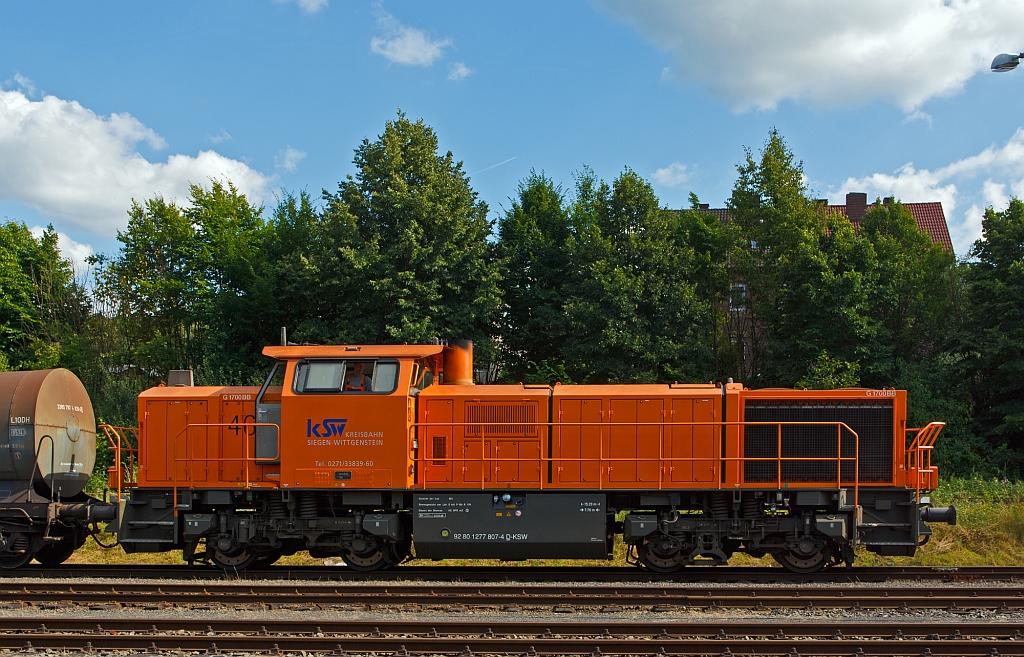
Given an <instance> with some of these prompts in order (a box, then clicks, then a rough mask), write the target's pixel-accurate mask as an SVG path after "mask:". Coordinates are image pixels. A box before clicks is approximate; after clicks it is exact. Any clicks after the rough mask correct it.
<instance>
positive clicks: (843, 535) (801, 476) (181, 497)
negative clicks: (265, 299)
mask: <svg viewBox="0 0 1024 657" xmlns="http://www.w3.org/2000/svg"><path fill="white" fill-rule="evenodd" d="M263 353H264V354H265V355H266V356H269V357H270V358H271V359H273V365H272V367H271V371H270V374H269V376H268V377H267V379H266V382H265V383H264V384H263V386H262V387H192V386H190V385H182V386H174V385H171V386H168V387H158V388H152V389H150V390H147V391H145V392H143V393H142V394H141V395H140V396H139V428H138V449H137V453H135V451H134V450H132V449H129V448H128V447H126V446H125V445H127V443H126V442H125V441H121V440H119V438H120V436H119V435H118V434H112V435H114V437H115V442H117V443H118V444H119V445H120V447H118V452H119V454H118V458H117V460H116V464H115V466H114V467H112V468H111V469H110V471H109V474H110V480H111V481H110V485H111V487H113V488H117V489H118V493H119V494H118V499H119V500H120V501H121V502H120V510H119V515H118V521H117V532H118V539H119V541H120V543H121V545H122V546H123V547H124V549H125V550H126V551H129V552H151V551H164V550H172V549H183V551H184V557H185V559H186V560H188V561H190V562H191V561H193V560H196V559H201V558H208V559H210V560H212V561H213V562H214V563H216V564H218V565H220V566H222V567H224V568H235V569H241V568H246V567H249V566H253V565H258V564H267V563H271V562H273V561H274V560H275V559H277V558H278V557H279V556H281V555H283V554H291V553H294V552H297V551H300V550H308V551H309V552H310V554H312V555H313V556H317V557H327V556H340V557H341V558H342V559H344V561H345V563H347V564H348V565H349V566H350V567H352V568H354V569H358V570H372V569H377V568H386V567H389V566H393V565H395V564H398V563H401V562H402V561H403V560H405V559H406V558H407V557H409V556H410V554H411V553H412V547H413V544H415V551H416V556H417V557H420V558H428V559H445V558H497V559H507V560H518V559H528V558H584V559H604V558H608V556H609V555H611V553H612V547H613V545H614V541H615V537H616V535H619V534H621V535H622V537H623V540H624V542H625V545H626V547H627V556H628V558H630V559H631V560H634V561H637V562H639V563H641V564H643V565H644V566H646V567H647V568H650V569H652V570H656V571H662V572H671V571H673V570H676V569H678V568H681V567H683V566H685V565H687V564H691V563H694V562H705V563H706V562H709V563H715V564H724V563H726V562H727V561H728V559H729V557H730V556H731V555H732V554H733V553H735V552H745V553H747V554H751V555H754V556H758V557H760V556H765V555H767V554H771V555H772V556H773V557H774V558H775V559H776V560H777V561H779V563H781V564H782V565H783V566H785V567H786V568H788V569H790V570H793V571H799V572H812V571H815V570H818V569H821V568H823V567H826V566H828V565H830V564H833V563H840V562H846V563H847V564H849V563H851V562H852V561H853V558H854V546H856V545H865V546H867V548H868V549H869V550H871V551H873V552H877V553H880V554H885V555H912V554H914V551H915V550H916V549H917V546H919V545H921V544H922V543H923V542H924V541H926V540H927V539H928V537H929V535H930V533H931V532H930V530H929V528H928V526H927V524H926V521H937V522H950V523H953V522H955V519H956V511H955V509H953V508H948V509H938V508H934V507H932V506H931V505H930V504H929V500H928V498H927V497H922V495H921V493H922V492H925V491H927V490H928V489H931V488H934V486H935V484H936V481H937V476H938V473H937V470H936V468H935V467H933V466H932V465H931V460H930V449H931V447H932V445H933V443H934V442H935V438H936V437H937V436H938V434H939V432H940V431H941V429H942V426H943V425H942V423H932V424H929V425H928V426H926V427H923V428H910V427H907V426H906V392H905V391H902V390H866V389H844V390H747V389H745V388H744V387H743V386H742V385H740V384H736V383H731V382H729V383H725V384H721V385H713V384H699V385H695V384H670V385H557V384H556V385H555V386H553V387H552V386H547V385H523V384H519V385H474V381H473V363H472V343H469V342H467V341H458V340H451V341H449V342H448V343H447V344H434V345H419V346H414V345H401V346H390V345H388V346H385V345H380V346H366V345H364V346H284V347H267V348H266V349H264V351H263ZM188 379H190V377H186V383H187V382H188ZM135 458H137V462H138V466H137V469H133V468H132V467H130V463H131V462H132V461H133V460H134V459H135ZM136 470H137V477H135V476H133V475H134V472H135V471H136Z"/></svg>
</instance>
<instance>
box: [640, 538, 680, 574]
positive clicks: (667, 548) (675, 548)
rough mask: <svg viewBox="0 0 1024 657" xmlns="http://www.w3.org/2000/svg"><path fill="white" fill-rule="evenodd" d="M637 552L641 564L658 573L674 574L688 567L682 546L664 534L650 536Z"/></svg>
mask: <svg viewBox="0 0 1024 657" xmlns="http://www.w3.org/2000/svg"><path fill="white" fill-rule="evenodd" d="M636 552H637V556H638V557H639V558H640V563H642V564H643V565H644V566H645V567H647V568H649V569H650V570H653V571H654V572H656V573H674V572H677V571H679V570H682V569H683V566H685V565H686V555H685V554H683V546H682V544H681V543H680V542H679V541H678V540H676V539H674V538H672V537H670V536H666V535H664V534H661V535H655V536H653V537H651V536H648V537H647V538H645V539H644V542H643V543H642V544H640V545H639V546H638V547H637V550H636Z"/></svg>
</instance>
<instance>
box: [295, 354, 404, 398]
mask: <svg viewBox="0 0 1024 657" xmlns="http://www.w3.org/2000/svg"><path fill="white" fill-rule="evenodd" d="M397 384H398V362H397V361H393V360H376V359H366V358H360V359H352V360H304V361H301V362H299V364H298V365H296V366H295V383H294V389H295V392H296V393H298V394H318V395H324V394H338V393H342V394H360V393H381V394H388V393H392V392H394V391H395V389H396V388H397V387H398V385H397Z"/></svg>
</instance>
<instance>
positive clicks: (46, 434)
mask: <svg viewBox="0 0 1024 657" xmlns="http://www.w3.org/2000/svg"><path fill="white" fill-rule="evenodd" d="M95 460H96V416H95V415H94V413H93V408H92V403H91V401H90V400H89V394H88V393H87V392H86V391H85V386H83V385H82V382H81V381H80V380H79V379H78V377H77V376H75V375H74V374H73V373H72V372H70V371H69V370H66V369H52V370H38V371H30V372H0V500H2V499H4V498H7V497H11V496H12V495H18V493H19V492H21V491H24V490H25V489H26V488H27V487H28V484H29V482H30V481H31V482H32V484H33V487H34V488H35V491H36V492H37V493H39V494H41V495H46V496H47V497H49V496H50V495H51V494H53V495H54V497H57V496H59V497H61V498H69V497H72V496H74V495H77V494H78V493H80V492H82V490H83V489H84V488H85V485H86V483H87V482H88V481H89V476H90V475H91V474H92V470H93V466H94V465H95Z"/></svg>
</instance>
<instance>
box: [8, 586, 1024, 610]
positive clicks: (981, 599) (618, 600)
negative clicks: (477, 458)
mask: <svg viewBox="0 0 1024 657" xmlns="http://www.w3.org/2000/svg"><path fill="white" fill-rule="evenodd" d="M0 599H6V600H9V601H10V602H7V603H6V604H5V605H4V606H6V607H8V608H11V607H18V606H23V605H40V604H41V605H45V604H47V603H49V604H65V603H69V604H77V605H95V604H101V605H102V604H106V605H125V606H135V607H138V606H142V607H153V608H158V606H159V605H168V604H173V605H177V606H186V607H196V606H209V605H213V604H219V605H227V604H234V605H238V604H241V605H253V606H258V607H271V608H275V607H278V606H283V605H303V606H314V605H319V606H322V607H351V606H358V607H359V608H361V609H362V608H375V607H395V606H402V605H418V606H429V607H442V608H448V609H452V608H455V607H457V606H463V607H466V606H472V607H487V608H495V607H514V608H518V607H521V606H533V607H538V606H541V607H543V606H550V607H553V608H562V609H563V610H565V611H568V612H571V611H574V610H576V609H577V608H580V607H606V606H617V607H622V606H630V607H652V608H653V609H654V610H656V611H658V610H664V611H669V610H672V609H673V608H682V607H686V608H729V609H807V608H841V609H853V610H857V609H868V608H870V609H894V610H900V611H912V610H915V609H946V610H949V611H954V612H956V611H960V610H972V609H986V610H993V609H995V610H999V611H1004V612H1008V611H1015V610H1021V609H1024V591H1022V590H1021V589H1020V588H1017V587H1013V586H974V587H964V586H943V587H865V586H830V587H817V586H771V587H759V586H736V587H719V588H708V587H687V586H650V585H648V586H631V585H616V586H605V585H576V586H567V585H546V586H545V585H516V586H508V585H489V586H477V587H473V586H471V585H467V584H455V585H420V584H408V585H400V584H387V585H381V584H354V585H324V584H313V583H303V584H301V585H300V586H296V585H293V584H251V583H219V582H218V583H211V582H208V583H203V584H197V583H181V582H164V583H153V582H146V583H128V584H124V583H118V584H114V585H111V584H107V583H97V582H76V581H70V582H69V581H67V580H63V581H60V582H40V581H30V582H26V583H14V582H8V583H3V584H0Z"/></svg>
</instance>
